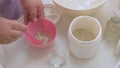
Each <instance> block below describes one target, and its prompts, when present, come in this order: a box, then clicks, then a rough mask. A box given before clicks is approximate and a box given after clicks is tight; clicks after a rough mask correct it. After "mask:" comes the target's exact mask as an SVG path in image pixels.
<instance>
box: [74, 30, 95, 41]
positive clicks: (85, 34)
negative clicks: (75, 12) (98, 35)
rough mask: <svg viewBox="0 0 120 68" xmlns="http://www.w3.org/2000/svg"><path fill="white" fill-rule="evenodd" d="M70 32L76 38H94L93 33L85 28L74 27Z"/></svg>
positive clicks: (87, 39)
mask: <svg viewBox="0 0 120 68" xmlns="http://www.w3.org/2000/svg"><path fill="white" fill-rule="evenodd" d="M72 33H73V35H74V36H75V37H76V38H77V39H79V40H81V41H91V40H93V39H95V36H94V35H93V33H92V32H90V31H88V30H86V29H75V30H73V32H72Z"/></svg>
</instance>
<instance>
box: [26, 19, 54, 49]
mask: <svg viewBox="0 0 120 68" xmlns="http://www.w3.org/2000/svg"><path fill="white" fill-rule="evenodd" d="M37 32H45V33H46V34H47V35H48V36H49V41H48V42H47V43H46V44H42V41H41V40H38V39H37V38H36V37H35V35H36V33H37ZM25 36H26V39H27V41H28V42H29V43H30V44H31V45H32V46H35V47H39V48H45V47H47V46H50V45H51V44H52V43H53V41H54V39H55V37H56V26H55V24H54V23H52V22H51V21H49V20H47V19H39V20H38V21H37V22H30V23H29V24H28V30H27V31H26V33H25Z"/></svg>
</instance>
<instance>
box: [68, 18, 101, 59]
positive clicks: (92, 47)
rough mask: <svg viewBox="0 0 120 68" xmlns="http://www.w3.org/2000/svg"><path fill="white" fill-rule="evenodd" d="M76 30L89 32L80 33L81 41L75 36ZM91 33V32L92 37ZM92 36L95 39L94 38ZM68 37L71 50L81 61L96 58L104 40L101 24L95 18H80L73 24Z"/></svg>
mask: <svg viewBox="0 0 120 68" xmlns="http://www.w3.org/2000/svg"><path fill="white" fill-rule="evenodd" d="M76 29H85V30H87V31H88V32H84V31H83V32H82V31H81V32H80V33H81V34H80V33H78V35H79V36H81V37H82V38H81V39H78V37H76V36H75V34H74V30H76ZM79 31H80V30H78V32H79ZM89 32H91V35H90V33H89ZM76 34H77V33H76ZM91 36H94V37H93V38H92V37H91ZM68 37H69V45H70V46H69V49H70V51H71V53H72V54H73V55H74V56H75V57H77V58H80V59H88V58H91V57H93V56H95V55H96V54H97V52H98V50H99V43H100V41H101V38H102V28H101V25H100V22H99V21H98V20H97V19H96V18H94V17H90V16H79V17H77V18H75V19H74V20H73V21H72V22H71V24H70V26H69V31H68ZM90 37H91V39H90Z"/></svg>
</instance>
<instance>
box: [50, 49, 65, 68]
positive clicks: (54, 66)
mask: <svg viewBox="0 0 120 68" xmlns="http://www.w3.org/2000/svg"><path fill="white" fill-rule="evenodd" d="M65 64H66V56H65V53H64V52H63V51H61V50H53V51H51V52H50V54H49V56H48V65H49V67H50V68H62V67H63V66H64V65H65Z"/></svg>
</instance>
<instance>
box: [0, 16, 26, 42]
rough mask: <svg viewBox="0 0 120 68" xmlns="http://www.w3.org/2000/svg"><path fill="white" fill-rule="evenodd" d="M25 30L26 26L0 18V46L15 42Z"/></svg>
mask: <svg viewBox="0 0 120 68" xmlns="http://www.w3.org/2000/svg"><path fill="white" fill-rule="evenodd" d="M26 30H27V26H26V25H24V24H21V23H19V22H17V21H15V20H8V19H5V18H2V17H0V44H7V43H11V42H13V41H15V40H17V39H18V38H19V37H20V36H21V35H22V34H23V32H25V31H26Z"/></svg>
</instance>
